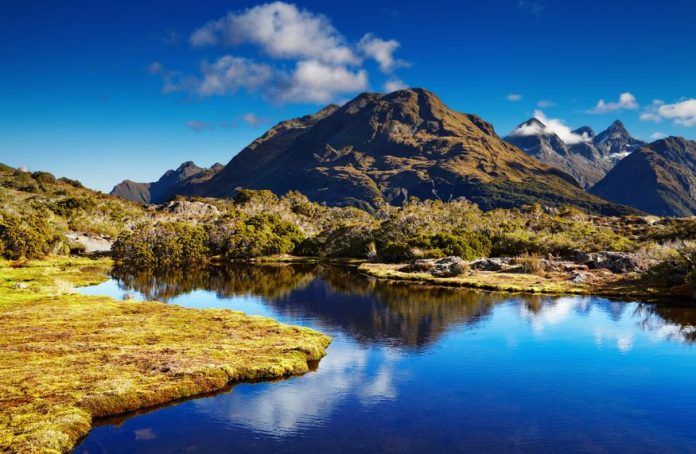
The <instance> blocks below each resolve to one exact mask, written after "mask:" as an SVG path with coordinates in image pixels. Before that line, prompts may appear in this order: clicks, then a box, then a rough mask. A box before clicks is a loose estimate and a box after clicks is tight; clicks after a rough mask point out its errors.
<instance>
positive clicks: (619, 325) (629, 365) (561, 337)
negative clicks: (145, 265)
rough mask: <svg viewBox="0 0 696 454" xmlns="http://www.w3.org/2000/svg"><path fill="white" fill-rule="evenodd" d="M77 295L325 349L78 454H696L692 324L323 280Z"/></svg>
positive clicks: (270, 273)
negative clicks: (236, 324)
mask: <svg viewBox="0 0 696 454" xmlns="http://www.w3.org/2000/svg"><path fill="white" fill-rule="evenodd" d="M80 291H81V292H82V293H88V294H101V295H110V296H113V297H116V298H123V297H124V295H129V296H133V297H135V298H137V299H151V300H160V301H163V302H167V303H171V304H179V305H182V306H186V307H193V308H201V309H202V308H229V309H234V310H239V311H244V312H246V313H248V314H255V315H264V316H268V317H272V318H274V319H277V320H279V321H282V322H285V323H291V324H297V325H303V326H308V327H311V328H315V329H317V330H319V331H322V332H324V333H326V334H329V335H331V336H333V337H334V341H333V343H332V345H331V346H330V347H329V349H328V355H327V356H326V357H325V358H324V359H322V360H321V361H320V363H319V365H318V367H317V369H316V370H315V371H313V372H310V373H309V374H307V375H304V376H302V377H295V378H291V379H288V380H284V381H280V382H275V383H255V384H238V385H235V386H233V387H231V388H230V389H228V390H226V391H224V392H221V393H218V394H215V395H213V396H207V397H201V398H197V399H192V400H188V401H184V402H180V403H177V404H174V405H171V406H166V407H163V408H159V409H155V410H150V411H147V412H143V413H140V414H134V415H130V416H128V417H124V418H115V419H111V420H105V421H101V422H99V424H98V425H97V427H95V428H94V429H93V430H92V431H91V432H90V434H89V436H88V437H87V438H86V439H85V440H84V441H83V442H82V443H81V444H80V445H79V446H78V447H77V449H76V452H78V453H90V454H97V453H155V452H157V453H162V452H167V453H169V452H200V453H227V452H229V453H240V452H298V453H300V452H301V453H308V452H367V451H373V452H374V451H379V452H452V451H460V452H462V451H465V452H564V453H566V452H646V453H654V452H679V453H682V452H696V345H694V342H695V341H696V328H694V327H695V326H696V309H691V308H688V307H671V306H665V305H659V306H655V305H650V304H641V303H625V302H615V301H611V300H607V299H603V298H593V297H575V296H573V297H544V296H518V295H506V294H494V293H484V292H476V291H469V290H462V289H450V288H433V287H424V286H414V285H408V284H396V283H386V282H378V281H375V280H374V279H369V278H366V277H363V276H360V275H359V274H357V273H356V272H355V271H353V270H351V269H346V268H338V267H332V266H323V265H320V266H310V265H268V266H265V265H264V266H261V265H254V266H250V265H235V266H230V267H224V268H218V267H215V268H209V269H204V270H198V271H192V270H188V271H179V272H174V273H168V274H167V275H153V274H150V273H146V272H141V273H130V272H128V271H119V270H114V271H113V272H112V279H111V280H109V281H108V282H105V283H103V284H101V285H97V286H94V287H87V288H83V289H80ZM695 307H696V306H695Z"/></svg>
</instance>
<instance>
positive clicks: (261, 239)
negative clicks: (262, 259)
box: [221, 214, 305, 258]
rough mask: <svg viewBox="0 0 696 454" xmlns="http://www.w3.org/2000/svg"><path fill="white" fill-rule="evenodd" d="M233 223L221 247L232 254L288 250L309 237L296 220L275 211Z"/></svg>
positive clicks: (257, 255)
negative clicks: (296, 223) (304, 233)
mask: <svg viewBox="0 0 696 454" xmlns="http://www.w3.org/2000/svg"><path fill="white" fill-rule="evenodd" d="M230 227H231V228H229V231H230V233H229V236H227V237H226V238H225V240H224V247H223V248H222V251H221V252H222V255H225V256H226V257H230V258H251V257H259V256H266V255H274V254H287V253H290V252H292V251H293V250H294V249H295V248H296V247H297V246H298V245H299V244H301V243H302V242H303V240H304V239H305V237H304V235H303V234H302V232H301V231H300V229H299V228H298V227H297V226H296V225H295V224H293V223H291V222H288V221H284V220H282V219H281V218H280V217H279V216H278V215H275V214H257V215H255V216H251V217H249V218H247V219H244V220H241V221H236V222H235V224H234V225H233V226H230Z"/></svg>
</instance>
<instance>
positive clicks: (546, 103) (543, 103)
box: [537, 99, 556, 109]
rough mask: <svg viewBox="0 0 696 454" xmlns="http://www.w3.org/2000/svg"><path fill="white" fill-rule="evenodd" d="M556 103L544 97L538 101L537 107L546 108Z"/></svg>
mask: <svg viewBox="0 0 696 454" xmlns="http://www.w3.org/2000/svg"><path fill="white" fill-rule="evenodd" d="M555 105H556V103H555V102H553V101H549V100H548V99H542V100H541V101H539V102H537V107H541V108H542V109H545V108H547V107H553V106H555Z"/></svg>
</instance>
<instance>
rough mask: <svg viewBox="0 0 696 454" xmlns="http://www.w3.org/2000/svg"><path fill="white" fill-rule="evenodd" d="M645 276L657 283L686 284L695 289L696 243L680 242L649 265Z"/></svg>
mask: <svg viewBox="0 0 696 454" xmlns="http://www.w3.org/2000/svg"><path fill="white" fill-rule="evenodd" d="M645 276H646V278H647V279H648V280H650V281H652V282H654V283H656V284H659V285H666V286H676V285H683V284H687V285H689V286H690V287H691V288H692V289H693V290H695V291H696V244H693V243H680V244H679V245H677V246H676V247H675V248H674V249H673V251H672V253H671V254H670V255H669V256H667V257H665V258H663V259H662V260H661V261H659V262H658V263H656V264H655V265H653V266H652V267H650V268H649V269H648V270H647V271H646V273H645Z"/></svg>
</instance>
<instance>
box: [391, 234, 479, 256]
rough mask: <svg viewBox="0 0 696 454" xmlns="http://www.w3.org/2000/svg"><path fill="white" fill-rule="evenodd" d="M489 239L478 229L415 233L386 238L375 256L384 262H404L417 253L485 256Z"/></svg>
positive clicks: (422, 254)
mask: <svg viewBox="0 0 696 454" xmlns="http://www.w3.org/2000/svg"><path fill="white" fill-rule="evenodd" d="M491 248H492V243H491V240H490V238H488V236H487V235H485V234H483V233H481V232H467V231H460V232H457V233H436V234H433V235H418V236H416V237H413V238H408V239H406V240H402V241H387V242H386V243H384V244H383V245H381V247H379V248H378V252H379V257H380V259H381V260H384V261H385V262H405V261H409V260H413V259H416V258H421V257H428V258H437V257H445V256H451V255H454V256H457V257H461V258H463V259H464V260H473V259H475V258H479V257H488V256H489V255H490V253H491Z"/></svg>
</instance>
